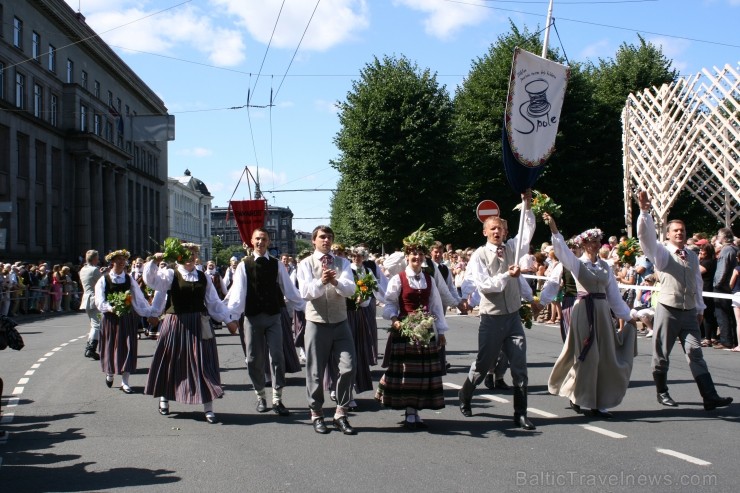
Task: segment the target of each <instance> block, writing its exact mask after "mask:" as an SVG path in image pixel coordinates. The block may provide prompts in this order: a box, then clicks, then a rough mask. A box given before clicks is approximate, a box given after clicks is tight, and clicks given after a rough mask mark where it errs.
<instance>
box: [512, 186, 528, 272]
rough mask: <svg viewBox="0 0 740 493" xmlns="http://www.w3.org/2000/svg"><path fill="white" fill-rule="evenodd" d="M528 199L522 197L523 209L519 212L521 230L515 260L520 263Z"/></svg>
mask: <svg viewBox="0 0 740 493" xmlns="http://www.w3.org/2000/svg"><path fill="white" fill-rule="evenodd" d="M526 207H527V199H522V211H521V213H520V214H519V230H518V232H517V234H516V251H515V252H514V262H515V263H516V264H517V265H519V252H520V250H521V249H522V241H523V240H522V235H523V234H524V214H526V213H527V211H526Z"/></svg>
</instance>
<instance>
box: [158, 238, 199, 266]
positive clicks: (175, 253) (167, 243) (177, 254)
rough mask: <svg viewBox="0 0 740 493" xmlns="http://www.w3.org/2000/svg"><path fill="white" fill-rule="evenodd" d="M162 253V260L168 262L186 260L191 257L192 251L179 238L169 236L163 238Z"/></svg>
mask: <svg viewBox="0 0 740 493" xmlns="http://www.w3.org/2000/svg"><path fill="white" fill-rule="evenodd" d="M162 246H163V248H162V253H164V261H165V262H167V263H170V262H179V263H183V262H187V261H189V260H191V259H192V258H193V252H192V251H191V250H190V249H189V248H187V247H186V246H185V245H184V244H183V243H182V242H180V240H179V239H177V238H173V237H169V238H165V240H164V244H163V245H162Z"/></svg>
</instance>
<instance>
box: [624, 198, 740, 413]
mask: <svg viewBox="0 0 740 493" xmlns="http://www.w3.org/2000/svg"><path fill="white" fill-rule="evenodd" d="M637 198H638V202H639V204H640V216H639V218H638V220H637V237H638V238H639V239H640V247H641V248H642V251H643V252H645V255H647V257H648V258H649V259H651V260H652V261H653V264H654V265H655V270H656V271H658V276H659V277H658V279H659V280H660V295H659V298H658V303H657V305H656V306H655V318H654V319H653V363H652V367H653V380H654V381H655V387H656V390H657V392H658V403H660V404H662V405H664V406H670V407H676V406H678V404H676V402H675V401H674V400H673V399H672V398H671V396H670V394H668V365H669V357H670V354H671V350H672V349H673V345H674V344H675V343H676V338H678V339H679V340H680V342H681V346H682V348H683V352H684V353H685V354H686V359H687V360H688V362H689V370H691V374H692V376H693V377H694V380H695V381H696V384H697V386H698V387H699V392H700V394H701V396H702V398H703V400H704V409H705V410H707V411H711V410H713V409H715V408H718V407H725V406H729V405H730V403H731V402H732V397H720V396H719V395H718V394H717V390H716V389H715V387H714V382H713V381H712V376H711V375H710V374H709V369H708V368H707V363H706V362H705V361H704V355H703V354H702V350H701V342H700V341H701V333H700V332H699V324H701V321H702V318H703V317H704V315H703V313H704V308H705V307H706V305H705V304H704V300H703V299H702V296H701V294H702V290H701V288H702V285H703V284H702V279H701V273H700V272H699V260H698V257H697V256H696V254H695V253H694V252H692V251H691V250H688V249H686V248H684V247H685V246H686V226H685V225H684V223H683V221H681V220H677V219H674V220H672V221H669V222H668V225H667V231H666V238H667V240H668V241H667V245H665V246H664V245H663V244H661V243H659V242H658V240H657V233H656V231H655V224H654V223H653V218H652V217H651V216H650V210H651V208H652V206H651V204H650V197H649V196H648V194H647V192H645V191H642V192H640V193H639V194H638V196H637Z"/></svg>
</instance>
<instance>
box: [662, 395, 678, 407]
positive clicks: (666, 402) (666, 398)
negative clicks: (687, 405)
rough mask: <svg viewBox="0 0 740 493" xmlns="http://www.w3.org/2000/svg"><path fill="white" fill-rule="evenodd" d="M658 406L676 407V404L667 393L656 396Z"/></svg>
mask: <svg viewBox="0 0 740 493" xmlns="http://www.w3.org/2000/svg"><path fill="white" fill-rule="evenodd" d="M658 404H663V405H664V406H669V407H678V404H676V401H674V400H673V399H671V396H670V394H668V392H663V393H660V394H658Z"/></svg>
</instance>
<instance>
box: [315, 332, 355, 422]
mask: <svg viewBox="0 0 740 493" xmlns="http://www.w3.org/2000/svg"><path fill="white" fill-rule="evenodd" d="M305 341H306V395H307V397H308V407H309V408H310V409H311V410H312V411H314V412H315V413H316V414H318V415H322V412H323V411H322V408H323V407H324V386H323V380H324V372H325V370H326V366H327V365H328V364H329V354H330V353H331V352H332V351H333V353H334V355H335V358H336V359H337V360H336V361H333V362H332V363H331V364H332V365H333V366H334V368H339V377H338V378H337V382H336V394H337V405H338V406H341V407H347V406H348V405H349V401H350V400H351V399H352V395H351V389H352V384H353V383H354V380H355V359H356V357H355V342H354V340H353V339H352V332H350V328H349V324H348V323H347V321H346V320H344V321H342V322H339V323H334V324H324V323H317V322H312V321H310V320H306V335H305Z"/></svg>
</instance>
